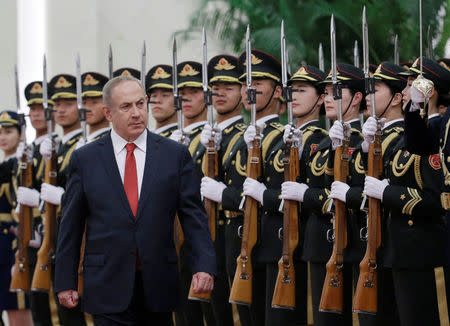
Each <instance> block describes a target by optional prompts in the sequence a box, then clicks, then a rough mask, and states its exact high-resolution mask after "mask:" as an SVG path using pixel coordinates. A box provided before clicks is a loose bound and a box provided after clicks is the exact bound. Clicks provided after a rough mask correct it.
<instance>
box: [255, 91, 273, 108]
mask: <svg viewBox="0 0 450 326" xmlns="http://www.w3.org/2000/svg"><path fill="white" fill-rule="evenodd" d="M276 88H277V87H276V86H275V87H274V88H273V89H272V95H270V98H269V101H267V103H266V105H264V106H263V107H262V109H259V110H256V112H262V111H264V110H265V109H266V108H267V107H268V106H269V104H270V102H272V98H273V94H275V89H276Z"/></svg>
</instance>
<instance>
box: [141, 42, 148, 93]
mask: <svg viewBox="0 0 450 326" xmlns="http://www.w3.org/2000/svg"><path fill="white" fill-rule="evenodd" d="M146 61H147V49H146V46H145V41H144V42H143V44H142V55H141V84H142V86H143V87H144V89H145V90H146V87H145V69H146V68H145V64H146Z"/></svg>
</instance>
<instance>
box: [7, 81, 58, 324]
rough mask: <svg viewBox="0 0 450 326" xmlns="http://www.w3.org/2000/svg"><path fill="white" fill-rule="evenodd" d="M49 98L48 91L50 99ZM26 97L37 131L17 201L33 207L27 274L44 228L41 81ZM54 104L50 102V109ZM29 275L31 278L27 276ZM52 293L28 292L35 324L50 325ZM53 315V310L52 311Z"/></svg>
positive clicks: (44, 128) (44, 127)
mask: <svg viewBox="0 0 450 326" xmlns="http://www.w3.org/2000/svg"><path fill="white" fill-rule="evenodd" d="M51 95H52V92H51V90H50V92H49V96H51ZM25 98H26V99H27V101H28V102H27V104H28V107H29V109H30V121H31V125H32V126H33V128H34V129H35V131H36V139H35V140H34V141H33V142H32V144H31V146H32V149H33V169H32V170H33V186H32V189H30V188H25V187H19V188H18V191H17V202H18V203H19V204H23V205H27V206H30V207H33V230H34V239H33V240H31V241H30V248H29V249H28V258H29V261H30V271H33V272H34V270H35V265H36V255H37V251H38V249H39V247H40V245H41V242H42V236H43V229H44V226H43V224H42V218H41V212H40V211H39V208H38V206H39V191H38V190H40V189H41V184H42V181H43V179H44V167H45V160H44V158H43V157H42V155H41V153H40V152H39V149H40V146H41V143H42V142H43V141H44V140H45V138H46V137H47V122H46V120H45V114H44V107H43V95H42V82H40V81H34V82H31V83H30V84H28V85H27V86H26V87H25ZM53 104H54V103H53V101H51V100H50V101H49V102H48V105H49V107H50V108H51V107H53ZM23 150H24V148H23V143H20V145H19V148H18V150H17V154H16V157H17V158H18V159H19V158H20V157H21V156H22V154H23ZM31 276H32V274H31V275H30V277H31ZM53 298H54V297H53V293H51V294H50V296H49V294H48V293H46V292H35V291H32V292H30V306H31V312H32V315H33V321H34V324H35V325H52V320H51V305H50V301H49V300H53ZM54 313H55V314H56V310H55V311H54Z"/></svg>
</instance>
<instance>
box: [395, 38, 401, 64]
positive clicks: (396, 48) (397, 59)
mask: <svg viewBox="0 0 450 326" xmlns="http://www.w3.org/2000/svg"><path fill="white" fill-rule="evenodd" d="M394 63H395V64H396V65H399V64H400V54H399V51H398V34H395V38H394Z"/></svg>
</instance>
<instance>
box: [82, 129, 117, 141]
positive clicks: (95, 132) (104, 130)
mask: <svg viewBox="0 0 450 326" xmlns="http://www.w3.org/2000/svg"><path fill="white" fill-rule="evenodd" d="M109 129H111V128H109V127H105V128H101V129H99V130H97V131H94V132H93V133H92V134H90V135H89V136H87V142H88V143H90V142H91V141H93V140H94V139H95V138H96V137H97V136H99V135H101V134H102V133H104V132H107V131H108V130H109Z"/></svg>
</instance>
